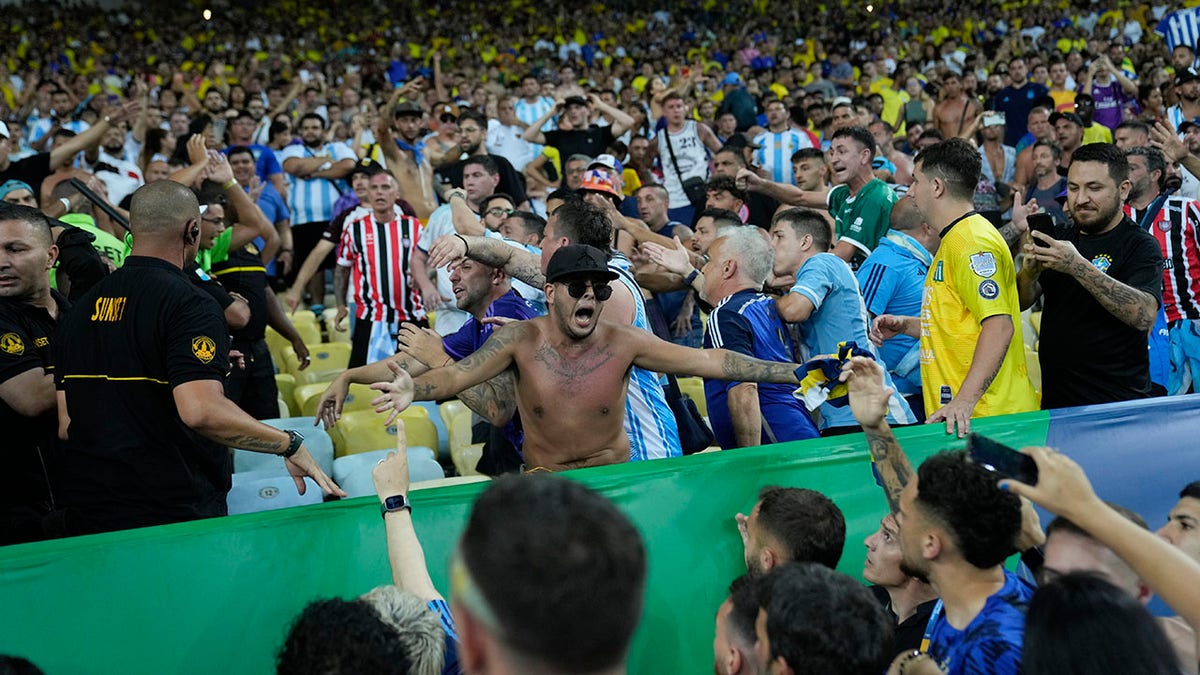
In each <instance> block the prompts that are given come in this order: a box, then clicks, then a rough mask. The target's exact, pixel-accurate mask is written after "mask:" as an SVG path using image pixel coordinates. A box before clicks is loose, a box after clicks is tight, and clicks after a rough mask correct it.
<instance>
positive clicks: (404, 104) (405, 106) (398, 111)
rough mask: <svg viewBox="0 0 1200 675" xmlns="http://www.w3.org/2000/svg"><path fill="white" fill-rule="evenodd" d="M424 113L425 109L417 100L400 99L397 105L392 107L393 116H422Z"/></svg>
mask: <svg viewBox="0 0 1200 675" xmlns="http://www.w3.org/2000/svg"><path fill="white" fill-rule="evenodd" d="M424 114H425V111H424V110H423V109H422V108H421V106H420V104H418V103H417V102H416V101H408V100H404V101H400V102H399V103H397V104H396V107H395V108H393V109H392V116H393V117H404V116H406V115H412V116H414V117H420V116H422V115H424Z"/></svg>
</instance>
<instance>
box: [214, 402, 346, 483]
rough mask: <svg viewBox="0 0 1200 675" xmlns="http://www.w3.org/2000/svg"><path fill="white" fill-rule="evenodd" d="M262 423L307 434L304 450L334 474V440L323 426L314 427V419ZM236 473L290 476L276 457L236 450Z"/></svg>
mask: <svg viewBox="0 0 1200 675" xmlns="http://www.w3.org/2000/svg"><path fill="white" fill-rule="evenodd" d="M262 422H263V424H267V425H270V426H273V427H275V428H276V429H283V430H284V431H287V430H288V429H294V430H296V431H298V432H300V433H301V434H303V435H304V447H306V448H308V451H309V452H310V453H312V456H313V459H315V460H317V464H318V465H319V466H320V467H321V469H322V470H323V471H324V472H325V473H326V474H328V473H330V472H331V471H333V441H332V440H331V439H330V438H329V434H327V433H325V430H324V429H322V428H321V427H314V426H313V418H311V417H289V418H287V419H273V420H263V421H262ZM233 472H234V473H247V472H269V473H273V474H281V475H285V476H286V475H287V468H285V467H284V465H283V460H282V459H280V458H279V457H278V456H276V455H269V454H266V453H262V452H251V451H250V450H234V451H233Z"/></svg>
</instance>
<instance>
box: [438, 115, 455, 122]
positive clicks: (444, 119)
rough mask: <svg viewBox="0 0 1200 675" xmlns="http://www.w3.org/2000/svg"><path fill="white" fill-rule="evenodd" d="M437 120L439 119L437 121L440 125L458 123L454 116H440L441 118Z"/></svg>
mask: <svg viewBox="0 0 1200 675" xmlns="http://www.w3.org/2000/svg"><path fill="white" fill-rule="evenodd" d="M438 119H439V120H440V121H441V122H442V123H444V124H449V123H451V122H457V121H458V118H457V117H455V116H454V115H442V116H441V117H439V118H438Z"/></svg>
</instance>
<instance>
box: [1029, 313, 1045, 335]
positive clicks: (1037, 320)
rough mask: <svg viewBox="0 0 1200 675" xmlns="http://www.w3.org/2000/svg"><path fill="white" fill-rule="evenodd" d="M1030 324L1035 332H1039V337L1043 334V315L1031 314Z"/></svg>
mask: <svg viewBox="0 0 1200 675" xmlns="http://www.w3.org/2000/svg"><path fill="white" fill-rule="evenodd" d="M1029 323H1030V325H1032V326H1033V330H1035V331H1037V334H1038V335H1041V334H1042V313H1041V312H1030V314H1029Z"/></svg>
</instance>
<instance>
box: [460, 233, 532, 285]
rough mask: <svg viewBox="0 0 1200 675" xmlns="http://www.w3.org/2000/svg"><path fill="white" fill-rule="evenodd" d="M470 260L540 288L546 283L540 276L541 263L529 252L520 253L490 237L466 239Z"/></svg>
mask: <svg viewBox="0 0 1200 675" xmlns="http://www.w3.org/2000/svg"><path fill="white" fill-rule="evenodd" d="M468 241H469V245H470V247H471V258H473V259H474V260H478V261H479V262H481V263H483V264H485V265H488V266H489V267H499V268H501V269H503V270H504V271H505V272H506V273H508V275H509V276H511V277H516V278H517V279H520V280H521V281H524V282H525V283H527V284H529V285H530V286H535V287H537V288H541V287H542V286H543V285H544V284H545V283H546V277H545V275H543V274H542V263H541V260H539V259H538V257H537V256H535V255H534V254H532V253H530V252H529V251H522V250H518V249H516V248H513V247H512V246H509V245H508V244H506V243H504V242H502V241H498V240H496V239H492V238H491V237H468Z"/></svg>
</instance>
